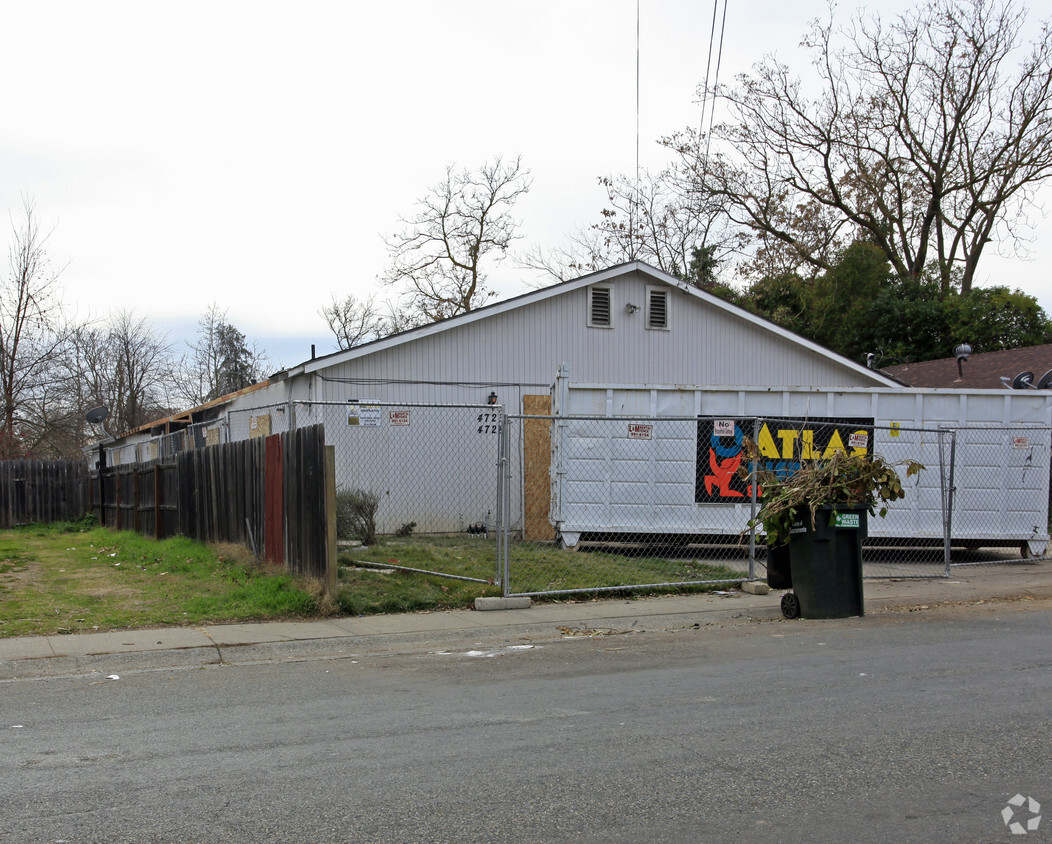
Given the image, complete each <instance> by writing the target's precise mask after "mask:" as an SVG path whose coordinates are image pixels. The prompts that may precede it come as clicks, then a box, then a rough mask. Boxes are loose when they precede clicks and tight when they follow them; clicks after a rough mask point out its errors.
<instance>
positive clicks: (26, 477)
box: [0, 460, 90, 528]
mask: <svg viewBox="0 0 1052 844" xmlns="http://www.w3.org/2000/svg"><path fill="white" fill-rule="evenodd" d="M87 481H88V467H87V466H86V465H85V464H84V463H83V462H82V461H74V460H4V461H2V462H0V528H8V527H14V526H15V525H21V524H28V523H30V522H64V521H71V520H73V519H79V518H80V517H81V516H83V515H85V514H86V513H87V512H89V509H90V508H89V505H88V498H87V491H88V487H87Z"/></svg>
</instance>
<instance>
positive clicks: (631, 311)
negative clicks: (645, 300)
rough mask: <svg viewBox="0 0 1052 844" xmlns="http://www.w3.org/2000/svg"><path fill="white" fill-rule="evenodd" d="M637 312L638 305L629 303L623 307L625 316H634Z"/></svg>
mask: <svg viewBox="0 0 1052 844" xmlns="http://www.w3.org/2000/svg"><path fill="white" fill-rule="evenodd" d="M638 310H639V305H633V304H632V303H631V302H629V303H628V304H627V305H625V313H626V314H634V313H635V312H636V311H638Z"/></svg>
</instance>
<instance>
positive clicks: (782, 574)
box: [767, 545, 793, 589]
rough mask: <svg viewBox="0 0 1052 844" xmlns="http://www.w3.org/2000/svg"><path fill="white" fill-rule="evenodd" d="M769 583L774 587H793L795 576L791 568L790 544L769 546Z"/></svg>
mask: <svg viewBox="0 0 1052 844" xmlns="http://www.w3.org/2000/svg"><path fill="white" fill-rule="evenodd" d="M767 585H768V586H770V587H771V588H772V589H792V588H793V576H792V573H791V572H790V570H789V546H788V545H768V546H767Z"/></svg>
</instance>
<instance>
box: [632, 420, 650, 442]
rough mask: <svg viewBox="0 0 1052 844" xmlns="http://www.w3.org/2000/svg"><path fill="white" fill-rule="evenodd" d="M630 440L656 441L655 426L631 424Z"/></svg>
mask: <svg viewBox="0 0 1052 844" xmlns="http://www.w3.org/2000/svg"><path fill="white" fill-rule="evenodd" d="M628 438H629V439H630V440H652V439H654V426H653V425H640V424H636V423H634V422H630V423H629V424H628Z"/></svg>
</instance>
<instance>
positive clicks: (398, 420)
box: [387, 410, 409, 426]
mask: <svg viewBox="0 0 1052 844" xmlns="http://www.w3.org/2000/svg"><path fill="white" fill-rule="evenodd" d="M387 419H388V421H389V422H390V423H391V424H392V425H400V426H404V425H408V424H409V411H408V410H389V411H388V412H387Z"/></svg>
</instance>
